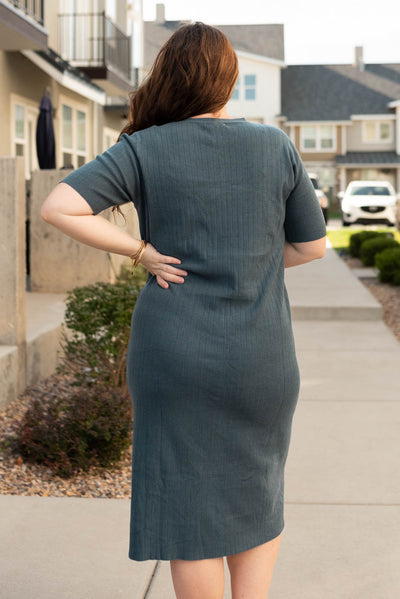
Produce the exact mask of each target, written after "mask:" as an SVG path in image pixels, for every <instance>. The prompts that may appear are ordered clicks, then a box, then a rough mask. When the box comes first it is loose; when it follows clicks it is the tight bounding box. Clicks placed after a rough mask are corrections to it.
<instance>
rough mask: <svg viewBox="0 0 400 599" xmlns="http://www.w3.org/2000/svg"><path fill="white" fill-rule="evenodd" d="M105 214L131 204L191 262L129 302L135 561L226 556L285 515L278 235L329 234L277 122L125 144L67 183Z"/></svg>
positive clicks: (134, 138)
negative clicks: (179, 274) (180, 274)
mask: <svg viewBox="0 0 400 599" xmlns="http://www.w3.org/2000/svg"><path fill="white" fill-rule="evenodd" d="M64 182H65V183H68V184H69V185H71V186H72V187H73V188H75V189H76V190H77V191H78V192H79V193H80V194H81V195H82V196H83V197H84V198H85V199H86V200H87V202H88V203H89V205H90V206H91V208H92V210H93V212H94V213H95V214H98V213H99V212H101V211H102V210H104V209H105V208H107V207H109V206H112V205H115V204H123V203H126V202H130V201H132V202H134V204H135V206H136V208H137V211H138V216H139V223H140V232H141V236H142V238H143V239H146V240H148V241H149V242H151V243H152V244H153V245H154V246H155V247H156V249H157V250H158V251H159V252H161V253H162V254H167V255H169V256H174V257H177V258H180V259H181V260H182V264H181V267H182V268H183V269H185V270H187V271H188V275H187V277H186V279H185V282H184V283H171V282H169V288H168V289H164V288H162V287H160V286H159V285H158V283H157V280H156V277H155V276H153V275H151V274H150V273H149V276H148V279H147V282H146V285H145V286H144V287H143V289H142V290H141V292H140V295H139V298H138V300H137V303H136V306H135V309H134V311H133V314H132V326H131V338H130V342H129V348H128V363H127V377H128V384H129V390H130V395H131V399H132V402H133V409H134V431H133V462H132V499H131V521H130V546H129V558H131V559H133V560H137V561H141V560H149V559H151V560H171V559H176V558H180V559H187V560H196V559H203V558H213V557H218V556H225V555H231V554H234V553H238V552H241V551H245V550H246V549H249V548H251V547H255V546H257V545H260V544H262V543H266V542H267V541H269V540H271V539H273V538H274V537H276V536H277V535H279V534H280V532H281V531H282V529H283V527H284V518H283V513H284V467H285V462H286V458H287V453H288V448H289V442H290V436H291V426H292V417H293V414H294V411H295V408H296V404H297V400H298V394H299V386H300V377H299V368H298V363H297V359H296V352H295V344H294V337H293V331H292V323H291V312H290V305H289V300H288V295H287V292H286V287H285V283H284V261H283V246H284V241H285V236H286V238H287V239H288V240H289V241H294V242H302V241H311V240H314V239H319V238H321V237H324V236H325V234H326V227H325V221H324V217H323V214H322V210H321V208H320V206H319V203H318V201H317V198H316V195H315V191H314V188H313V186H312V184H311V181H310V179H309V177H308V175H307V173H306V170H305V167H304V165H303V163H302V161H301V159H300V156H299V154H298V152H297V150H296V148H295V146H294V144H293V143H292V141H291V140H290V139H289V137H288V136H287V135H286V134H285V133H284V132H283V131H281V130H280V129H278V128H276V127H273V126H269V125H260V124H255V123H250V122H247V121H246V120H245V119H214V118H203V119H187V120H184V121H180V122H177V123H169V124H167V125H163V126H161V127H156V126H155V127H151V128H149V129H146V130H144V131H140V132H137V133H134V134H133V135H131V136H128V135H124V136H123V137H122V139H121V141H120V142H118V143H117V144H115V145H114V146H112V147H111V148H110V149H109V150H107V151H106V152H104V153H103V154H102V155H101V156H98V157H97V158H96V159H95V160H93V161H92V162H90V163H88V164H86V165H84V166H83V167H81V168H79V169H78V170H76V171H74V172H73V173H71V174H70V175H68V176H67V177H66V178H65V179H64Z"/></svg>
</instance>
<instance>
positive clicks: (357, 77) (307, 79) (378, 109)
mask: <svg viewBox="0 0 400 599" xmlns="http://www.w3.org/2000/svg"><path fill="white" fill-rule="evenodd" d="M281 76H282V79H281V93H282V110H281V114H280V115H279V116H278V121H279V124H280V126H281V127H282V129H283V130H284V131H285V132H286V133H287V134H288V135H289V136H290V137H291V139H292V140H293V142H294V143H295V145H296V147H297V149H298V150H299V152H300V155H301V157H302V160H303V162H304V164H305V166H306V167H307V168H308V169H309V170H310V171H311V170H312V171H313V172H316V173H317V175H318V176H319V180H320V185H321V186H322V187H327V188H329V189H330V192H331V193H330V195H331V199H332V197H336V194H337V193H338V192H339V191H341V190H344V189H345V188H346V186H347V184H348V183H349V182H350V181H351V180H353V179H368V180H387V181H390V182H391V183H392V184H393V185H394V187H395V189H398V190H400V64H399V63H390V64H365V63H364V61H363V48H362V47H360V46H357V47H356V48H355V57H354V62H353V64H338V65H336V64H326V65H288V66H287V68H286V69H284V70H283V71H282V75H281Z"/></svg>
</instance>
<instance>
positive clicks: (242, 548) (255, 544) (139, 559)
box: [128, 522, 285, 562]
mask: <svg viewBox="0 0 400 599" xmlns="http://www.w3.org/2000/svg"><path fill="white" fill-rule="evenodd" d="M284 528H285V523H284V522H283V524H282V525H281V526H280V527H279V528H278V532H274V533H272V534H270V535H267V538H265V537H263V538H262V539H261V538H260V539H258V540H257V541H255V542H254V541H251V542H250V543H238V544H236V546H234V547H233V550H229V551H228V552H225V553H221V551H215V552H211V554H208V555H206V556H205V555H201V556H200V555H196V554H193V555H191V556H190V557H187V556H185V557H181V556H180V555H177V554H175V553H172V555H171V557H161V555H164V553H162V554H153V555H152V556H149V557H134V554H133V552H131V551H130V552H129V553H128V557H129V559H131V560H133V561H136V562H143V561H148V560H157V561H170V560H173V559H182V560H199V559H212V558H216V557H226V556H228V555H234V554H235V553H242V552H243V551H247V550H249V549H253V548H254V547H258V546H259V545H263V544H264V543H268V542H269V541H272V540H273V539H275V538H276V537H278V536H279V535H280V534H281V533H282V531H283V530H284ZM177 553H178V554H179V552H177Z"/></svg>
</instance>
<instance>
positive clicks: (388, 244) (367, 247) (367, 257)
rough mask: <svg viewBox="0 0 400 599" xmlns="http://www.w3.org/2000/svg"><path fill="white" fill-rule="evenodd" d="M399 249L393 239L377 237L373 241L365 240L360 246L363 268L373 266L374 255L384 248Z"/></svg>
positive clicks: (399, 244) (399, 245) (398, 244)
mask: <svg viewBox="0 0 400 599" xmlns="http://www.w3.org/2000/svg"><path fill="white" fill-rule="evenodd" d="M392 247H400V243H398V242H397V241H396V240H395V239H391V238H388V237H377V238H373V239H367V240H366V241H364V242H363V243H362V244H361V248H360V258H361V261H362V263H363V264H364V266H373V265H374V259H375V254H377V253H378V252H381V251H383V250H384V249H386V248H392Z"/></svg>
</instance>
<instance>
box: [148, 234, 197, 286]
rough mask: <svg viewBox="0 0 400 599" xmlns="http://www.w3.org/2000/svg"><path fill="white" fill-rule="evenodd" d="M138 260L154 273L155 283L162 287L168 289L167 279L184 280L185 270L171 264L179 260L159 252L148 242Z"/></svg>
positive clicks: (177, 281)
mask: <svg viewBox="0 0 400 599" xmlns="http://www.w3.org/2000/svg"><path fill="white" fill-rule="evenodd" d="M139 262H140V263H141V264H143V266H144V267H145V268H146V269H147V270H148V271H149V272H151V274H152V275H156V277H157V283H158V284H159V285H160V287H163V288H164V289H168V287H169V285H168V283H167V281H171V283H184V281H185V276H186V275H187V272H186V270H182V269H181V268H178V267H175V266H171V264H180V263H181V261H180V260H179V258H173V257H172V256H165V255H164V254H160V252H158V251H157V250H156V248H155V247H154V246H153V245H151V243H149V242H147V245H146V248H145V250H144V252H143V254H142V256H141V258H140V260H139Z"/></svg>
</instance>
